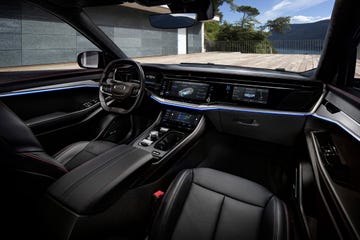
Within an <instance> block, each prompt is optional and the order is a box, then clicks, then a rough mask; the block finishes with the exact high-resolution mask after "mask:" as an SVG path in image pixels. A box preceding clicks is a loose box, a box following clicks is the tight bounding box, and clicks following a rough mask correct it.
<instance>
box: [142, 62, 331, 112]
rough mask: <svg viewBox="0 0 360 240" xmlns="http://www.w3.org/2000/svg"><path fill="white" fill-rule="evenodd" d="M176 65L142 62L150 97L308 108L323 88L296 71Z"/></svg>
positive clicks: (182, 101)
mask: <svg viewBox="0 0 360 240" xmlns="http://www.w3.org/2000/svg"><path fill="white" fill-rule="evenodd" d="M176 68H177V69H176V70H175V69H173V68H171V67H168V65H166V66H160V65H159V66H147V65H146V66H144V71H145V76H146V86H147V89H148V90H149V91H150V92H151V95H152V96H153V97H154V98H156V99H158V100H161V101H162V102H164V101H171V102H173V103H177V104H178V105H184V106H187V105H188V104H191V106H202V107H205V108H206V107H208V108H211V107H216V106H228V107H245V108H255V109H268V110H278V111H294V112H309V111H311V109H312V108H313V107H314V105H315V104H316V103H317V101H318V100H319V98H320V96H321V95H322V93H323V88H324V86H323V84H322V83H321V82H320V81H314V80H309V79H308V78H305V77H303V76H300V75H299V74H291V73H285V74H284V73H268V72H265V74H263V75H262V74H249V72H242V71H236V73H234V72H235V71H232V70H230V71H229V70H227V69H224V70H222V71H219V69H217V71H214V69H208V68H205V67H204V68H200V67H199V68H191V67H181V66H180V67H179V66H177V67H176ZM254 72H255V71H254ZM272 72H274V71H272Z"/></svg>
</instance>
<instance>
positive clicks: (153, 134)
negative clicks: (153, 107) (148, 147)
mask: <svg viewBox="0 0 360 240" xmlns="http://www.w3.org/2000/svg"><path fill="white" fill-rule="evenodd" d="M158 138H159V132H158V131H151V132H150V135H149V139H150V140H151V141H156V140H157V139H158Z"/></svg>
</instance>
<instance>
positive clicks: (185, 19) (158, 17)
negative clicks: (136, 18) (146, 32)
mask: <svg viewBox="0 0 360 240" xmlns="http://www.w3.org/2000/svg"><path fill="white" fill-rule="evenodd" d="M149 20H150V24H151V26H153V27H154V28H160V29H177V28H188V27H192V26H194V25H195V23H196V22H197V14H196V13H170V14H154V15H151V16H150V17H149Z"/></svg>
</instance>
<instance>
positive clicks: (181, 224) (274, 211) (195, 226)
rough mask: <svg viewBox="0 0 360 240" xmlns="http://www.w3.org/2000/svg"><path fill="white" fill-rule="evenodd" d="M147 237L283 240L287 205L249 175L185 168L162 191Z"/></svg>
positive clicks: (200, 239)
mask: <svg viewBox="0 0 360 240" xmlns="http://www.w3.org/2000/svg"><path fill="white" fill-rule="evenodd" d="M150 239H156V240H160V239H197V240H202V239H204V240H206V239H209V240H210V239H226V240H231V239H241V240H247V239H279V240H282V239H288V221H287V212H286V206H285V204H284V203H283V202H282V201H280V200H279V199H278V198H277V197H275V196H274V195H273V194H272V193H270V192H269V191H268V190H267V189H265V188H264V187H263V186H261V185H259V184H257V183H254V182H251V181H249V180H246V179H243V178H240V177H236V176H233V175H230V174H226V173H223V172H219V171H216V170H212V169H207V168H199V169H193V170H186V171H184V172H182V173H181V174H179V175H178V176H177V178H176V179H175V181H174V182H173V183H172V184H171V186H170V187H169V189H168V191H167V193H166V194H165V197H164V199H163V202H162V204H161V206H160V209H159V211H158V213H157V216H156V218H155V221H154V223H153V228H152V232H151V234H150Z"/></svg>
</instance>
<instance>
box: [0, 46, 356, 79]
mask: <svg viewBox="0 0 360 240" xmlns="http://www.w3.org/2000/svg"><path fill="white" fill-rule="evenodd" d="M319 57H320V56H319V55H297V54H242V53H237V52H207V53H193V54H186V55H169V56H155V57H142V58H136V60H137V61H140V62H142V63H166V64H167V63H181V62H188V63H191V62H194V63H209V62H210V63H215V64H224V65H235V66H244V67H257V68H269V69H275V68H285V69H286V70H287V71H295V72H303V71H307V70H310V69H313V68H316V67H317V64H318V61H319ZM76 68H79V67H78V66H77V64H76V63H66V64H49V65H35V66H22V67H9V68H0V72H6V71H31V70H40V69H41V70H51V69H76ZM356 76H357V77H358V78H360V60H358V62H357V72H356Z"/></svg>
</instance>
